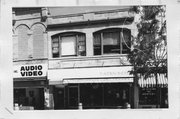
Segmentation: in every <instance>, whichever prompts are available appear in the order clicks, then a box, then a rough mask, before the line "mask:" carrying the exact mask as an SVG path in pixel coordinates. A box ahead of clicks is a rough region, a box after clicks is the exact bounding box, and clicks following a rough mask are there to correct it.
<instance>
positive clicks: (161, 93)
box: [139, 74, 168, 108]
mask: <svg viewBox="0 0 180 119" xmlns="http://www.w3.org/2000/svg"><path fill="white" fill-rule="evenodd" d="M157 79H158V80H157V84H156V79H155V76H154V75H152V76H150V77H148V78H146V79H145V78H144V77H143V76H140V79H139V107H140V108H156V107H160V108H168V80H167V77H166V75H165V74H158V77H157ZM158 100H159V101H158Z"/></svg>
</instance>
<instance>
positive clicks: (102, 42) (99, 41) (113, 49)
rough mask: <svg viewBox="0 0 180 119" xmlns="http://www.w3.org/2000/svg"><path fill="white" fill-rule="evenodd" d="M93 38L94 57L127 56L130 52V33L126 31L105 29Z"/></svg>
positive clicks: (96, 33)
mask: <svg viewBox="0 0 180 119" xmlns="http://www.w3.org/2000/svg"><path fill="white" fill-rule="evenodd" d="M93 36H94V55H105V54H128V53H129V52H130V44H131V43H130V41H131V33H130V30H128V29H123V30H122V29H105V30H101V31H97V32H95V33H94V34H93Z"/></svg>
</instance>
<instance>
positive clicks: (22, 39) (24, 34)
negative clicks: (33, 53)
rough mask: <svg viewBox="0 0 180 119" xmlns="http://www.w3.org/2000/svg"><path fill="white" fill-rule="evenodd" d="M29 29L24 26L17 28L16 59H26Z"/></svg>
mask: <svg viewBox="0 0 180 119" xmlns="http://www.w3.org/2000/svg"><path fill="white" fill-rule="evenodd" d="M28 31H29V28H28V27H27V26H25V25H20V26H18V27H17V34H18V59H28V56H29V54H28V40H29V37H30V36H29V35H28Z"/></svg>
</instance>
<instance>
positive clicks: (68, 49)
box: [52, 32, 86, 58]
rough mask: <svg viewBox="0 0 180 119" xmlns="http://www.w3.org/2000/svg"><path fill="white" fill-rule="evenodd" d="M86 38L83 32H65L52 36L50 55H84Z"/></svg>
mask: <svg viewBox="0 0 180 119" xmlns="http://www.w3.org/2000/svg"><path fill="white" fill-rule="evenodd" d="M85 55H86V38H85V34H84V33H79V32H67V33H61V34H58V35H54V36H52V56H53V58H55V57H67V56H85Z"/></svg>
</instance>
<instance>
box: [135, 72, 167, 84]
mask: <svg viewBox="0 0 180 119" xmlns="http://www.w3.org/2000/svg"><path fill="white" fill-rule="evenodd" d="M157 79H158V80H157V86H158V87H167V86H168V79H167V77H166V76H165V74H158V77H157ZM138 83H139V86H140V87H156V79H155V76H154V75H151V76H150V77H148V78H144V76H142V75H141V76H139V80H138Z"/></svg>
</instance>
